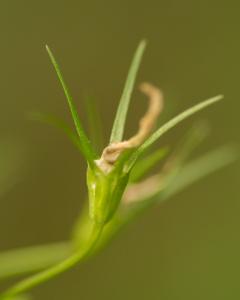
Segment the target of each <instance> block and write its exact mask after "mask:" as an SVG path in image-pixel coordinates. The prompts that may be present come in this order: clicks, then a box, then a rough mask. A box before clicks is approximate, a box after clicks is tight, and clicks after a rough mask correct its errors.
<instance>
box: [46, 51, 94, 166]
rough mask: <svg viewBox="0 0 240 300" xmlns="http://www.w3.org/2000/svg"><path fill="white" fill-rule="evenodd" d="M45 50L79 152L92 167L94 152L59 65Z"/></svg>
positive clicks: (49, 52)
mask: <svg viewBox="0 0 240 300" xmlns="http://www.w3.org/2000/svg"><path fill="white" fill-rule="evenodd" d="M46 50H47V52H48V55H49V57H50V60H51V62H52V64H53V67H54V69H55V71H56V73H57V76H58V79H59V81H60V83H61V85H62V88H63V91H64V94H65V96H66V99H67V102H68V106H69V109H70V112H71V115H72V119H73V122H74V125H75V128H76V131H77V134H78V136H79V144H80V145H81V152H82V154H83V156H84V158H85V159H86V160H87V161H88V163H89V164H90V165H93V160H94V159H95V158H96V154H95V151H94V149H93V147H92V146H91V144H90V142H89V139H88V137H87V135H86V133H85V131H84V129H83V126H82V123H81V120H80V118H79V116H78V112H77V109H76V107H75V104H74V102H73V99H72V96H71V94H70V92H69V89H68V86H67V84H66V83H65V80H64V78H63V75H62V72H61V70H60V67H59V65H58V63H57V61H56V59H55V57H54V55H53V53H52V51H51V49H50V48H49V47H48V45H46Z"/></svg>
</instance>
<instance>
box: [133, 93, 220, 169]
mask: <svg viewBox="0 0 240 300" xmlns="http://www.w3.org/2000/svg"><path fill="white" fill-rule="evenodd" d="M222 98H223V96H222V95H219V96H216V97H213V98H210V99H208V100H205V101H203V102H201V103H199V104H197V105H194V106H192V107H191V108H189V109H187V110H185V111H184V112H182V113H180V114H179V115H177V116H176V117H174V118H173V119H171V120H170V121H168V122H167V123H165V124H164V125H163V126H161V127H160V128H159V129H158V130H156V131H155V132H154V133H153V134H152V135H151V136H150V137H149V138H148V139H147V140H146V141H145V142H144V143H143V144H142V145H141V146H140V147H139V148H138V149H137V150H136V151H135V153H134V154H133V155H132V157H131V158H130V160H129V169H130V168H131V167H132V166H133V165H134V163H135V162H136V160H137V159H138V157H139V156H140V155H141V154H142V153H143V152H144V151H145V150H146V149H147V148H149V147H150V146H151V145H152V144H153V143H154V142H156V141H157V140H158V139H159V138H160V137H161V136H162V135H163V134H165V133H166V132H168V131H169V130H170V129H172V128H173V127H175V126H176V125H177V124H178V123H180V122H182V121H183V120H185V119H187V118H188V117H190V116H192V115H193V114H195V113H197V112H198V111H200V110H202V109H204V108H206V107H208V106H210V105H212V104H214V103H216V102H218V101H219V100H221V99H222Z"/></svg>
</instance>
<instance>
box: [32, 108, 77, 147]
mask: <svg viewBox="0 0 240 300" xmlns="http://www.w3.org/2000/svg"><path fill="white" fill-rule="evenodd" d="M28 117H29V118H30V119H31V120H33V121H39V122H42V123H46V124H48V125H51V126H53V127H55V128H57V129H60V130H61V131H63V132H64V133H65V134H66V135H67V137H68V138H69V139H70V140H71V142H72V143H73V144H74V145H75V146H76V147H77V148H78V149H79V150H80V151H81V149H82V148H81V143H80V140H79V137H78V135H77V134H76V133H75V131H73V130H72V128H71V127H70V126H68V124H67V123H65V122H64V121H63V120H61V119H60V118H57V117H55V116H53V115H49V114H42V113H31V114H28Z"/></svg>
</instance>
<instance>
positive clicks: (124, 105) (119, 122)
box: [110, 40, 146, 143]
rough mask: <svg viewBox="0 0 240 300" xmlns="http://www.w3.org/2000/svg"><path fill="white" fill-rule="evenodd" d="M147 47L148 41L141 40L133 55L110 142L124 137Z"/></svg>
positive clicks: (118, 140)
mask: <svg viewBox="0 0 240 300" xmlns="http://www.w3.org/2000/svg"><path fill="white" fill-rule="evenodd" d="M145 47H146V41H144V40H143V41H141V42H140V44H139V46H138V48H137V50H136V52H135V55H134V57H133V61H132V64H131V67H130V69H129V72H128V76H127V80H126V83H125V86H124V89H123V93H122V96H121V99H120V103H119V106H118V110H117V114H116V117H115V120H114V123H113V128H112V133H111V138H110V143H112V142H120V141H121V140H122V137H123V132H124V126H125V122H126V117H127V111H128V107H129V103H130V98H131V95H132V91H133V87H134V83H135V79H136V76H137V71H138V68H139V65H140V62H141V59H142V56H143V53H144V50H145Z"/></svg>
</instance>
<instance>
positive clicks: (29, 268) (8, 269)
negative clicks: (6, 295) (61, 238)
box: [0, 242, 71, 280]
mask: <svg viewBox="0 0 240 300" xmlns="http://www.w3.org/2000/svg"><path fill="white" fill-rule="evenodd" d="M70 254H71V245H70V243H68V242H61V243H55V244H49V245H41V246H32V247H27V248H20V249H14V250H9V251H6V252H0V280H3V279H5V278H9V277H14V276H18V275H23V274H28V273H32V272H36V271H40V270H43V269H46V268H48V267H49V266H52V265H54V264H56V263H57V262H59V261H61V260H63V259H64V258H66V257H67V256H69V255H70Z"/></svg>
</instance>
